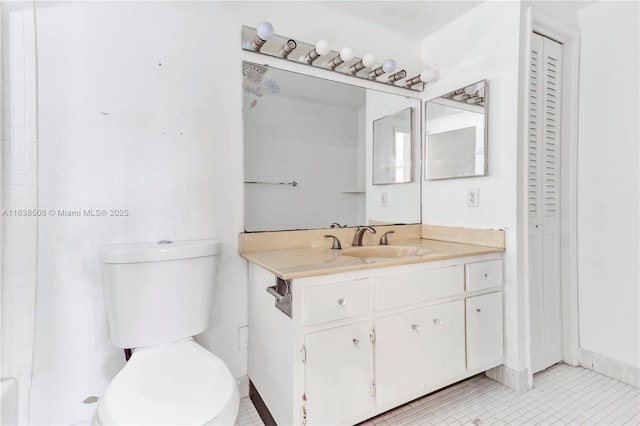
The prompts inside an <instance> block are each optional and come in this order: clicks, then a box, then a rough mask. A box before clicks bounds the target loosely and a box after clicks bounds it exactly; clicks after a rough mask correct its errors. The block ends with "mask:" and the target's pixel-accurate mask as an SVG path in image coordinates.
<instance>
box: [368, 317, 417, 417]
mask: <svg viewBox="0 0 640 426" xmlns="http://www.w3.org/2000/svg"><path fill="white" fill-rule="evenodd" d="M425 321H426V317H425V312H424V310H423V309H418V310H415V311H410V312H403V313H400V314H395V315H390V316H388V317H384V318H380V319H377V320H376V321H375V329H376V343H375V364H374V369H375V370H374V371H375V382H376V406H378V407H383V406H385V405H388V404H390V403H392V402H396V401H399V400H401V399H403V398H405V397H406V396H408V395H410V394H412V393H415V392H419V391H421V390H423V389H424V376H425V362H424V357H425V353H426V340H425V338H424V334H423V333H422V328H423V327H424V326H425Z"/></svg>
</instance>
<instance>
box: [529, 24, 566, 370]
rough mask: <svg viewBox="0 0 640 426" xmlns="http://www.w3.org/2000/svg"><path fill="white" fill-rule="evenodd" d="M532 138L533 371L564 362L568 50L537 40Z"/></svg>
mask: <svg viewBox="0 0 640 426" xmlns="http://www.w3.org/2000/svg"><path fill="white" fill-rule="evenodd" d="M530 53H531V68H530V71H531V72H530V80H529V120H528V122H529V137H528V210H529V280H530V297H531V331H532V334H531V348H532V360H531V361H532V369H533V372H534V373H536V372H538V371H541V370H543V369H545V368H547V367H549V366H551V365H553V364H555V363H557V362H558V361H561V360H562V311H561V291H560V261H561V259H560V108H561V103H560V101H561V88H560V83H561V71H562V45H561V44H560V43H557V42H555V41H553V40H550V39H548V38H545V37H542V36H540V35H538V34H533V36H532V39H531V52H530Z"/></svg>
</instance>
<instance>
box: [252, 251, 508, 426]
mask: <svg viewBox="0 0 640 426" xmlns="http://www.w3.org/2000/svg"><path fill="white" fill-rule="evenodd" d="M249 275H250V276H249V282H250V288H249V372H248V374H249V379H250V380H251V382H252V384H253V386H254V387H255V389H256V390H257V392H258V393H259V395H260V397H261V398H262V400H263V401H264V403H265V405H266V406H267V408H268V409H269V411H270V413H271V415H272V416H273V418H274V420H275V421H276V422H277V423H278V424H281V425H285V424H287V425H288V424H322V425H326V424H354V423H357V422H360V421H363V420H365V419H367V418H370V417H373V416H375V415H378V414H380V413H382V412H384V411H387V410H389V409H391V408H393V407H395V406H398V405H400V404H403V403H405V402H408V401H410V400H412V399H415V398H417V397H419V396H421V395H423V394H426V393H428V392H432V391H434V390H437V389H439V388H441V387H444V386H447V385H449V384H452V383H455V382H456V381H459V380H462V379H464V378H467V377H470V376H472V375H474V374H477V373H479V372H482V371H485V370H487V369H489V368H492V367H495V366H497V365H499V364H500V363H501V362H502V356H503V355H502V351H503V343H502V330H503V323H502V260H501V257H500V255H499V254H498V255H496V254H491V255H479V256H472V257H462V258H455V259H449V260H440V261H434V262H425V263H418V264H410V265H400V266H390V267H377V268H371V269H364V270H359V271H352V272H343V273H335V274H327V275H322V276H314V277H305V278H294V279H293V280H291V281H290V282H289V289H290V294H291V317H289V316H287V315H285V313H283V312H281V311H280V310H278V309H277V308H276V307H275V306H274V302H275V300H274V297H273V295H272V294H269V293H267V291H266V288H267V287H270V286H274V285H275V280H276V277H275V276H274V275H272V274H270V273H269V272H267V271H266V270H264V269H262V268H261V267H259V266H257V265H255V264H250V268H249ZM485 275H486V276H485Z"/></svg>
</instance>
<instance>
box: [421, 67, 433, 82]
mask: <svg viewBox="0 0 640 426" xmlns="http://www.w3.org/2000/svg"><path fill="white" fill-rule="evenodd" d="M433 77H435V74H434V73H433V71H431V70H424V71H422V72H421V73H420V80H422V81H423V82H425V83H428V82H430V81H431V80H433Z"/></svg>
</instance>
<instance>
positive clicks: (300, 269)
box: [241, 238, 504, 280]
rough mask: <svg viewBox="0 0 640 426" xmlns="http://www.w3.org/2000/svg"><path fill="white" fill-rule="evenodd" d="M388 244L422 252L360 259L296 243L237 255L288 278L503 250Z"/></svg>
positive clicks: (419, 243) (435, 242) (423, 241)
mask: <svg viewBox="0 0 640 426" xmlns="http://www.w3.org/2000/svg"><path fill="white" fill-rule="evenodd" d="M392 245H399V246H415V247H420V248H422V249H423V251H424V252H425V253H424V254H422V255H416V256H404V257H400V258H387V257H380V258H365V259H362V258H358V257H352V256H348V255H346V254H343V253H342V252H341V251H340V250H332V249H330V248H326V247H297V248H285V249H275V250H260V251H252V252H248V253H241V256H242V257H244V258H245V259H247V260H248V261H250V262H253V263H255V264H257V265H259V266H261V267H263V268H265V269H266V270H268V271H270V272H272V273H273V274H275V275H277V276H279V277H280V278H282V279H285V280H289V279H294V278H303V277H311V276H316V275H326V274H333V273H336V272H347V271H357V270H362V269H370V268H382V267H387V266H398V265H408V264H412V263H423V262H432V261H436V260H445V259H452V258H456V257H465V256H476V255H482V254H491V253H502V252H504V248H500V247H487V246H481V245H474V244H464V243H457V242H449V241H439V240H431V239H422V238H415V239H409V240H405V241H397V242H394V243H392ZM345 248H346V247H345Z"/></svg>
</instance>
